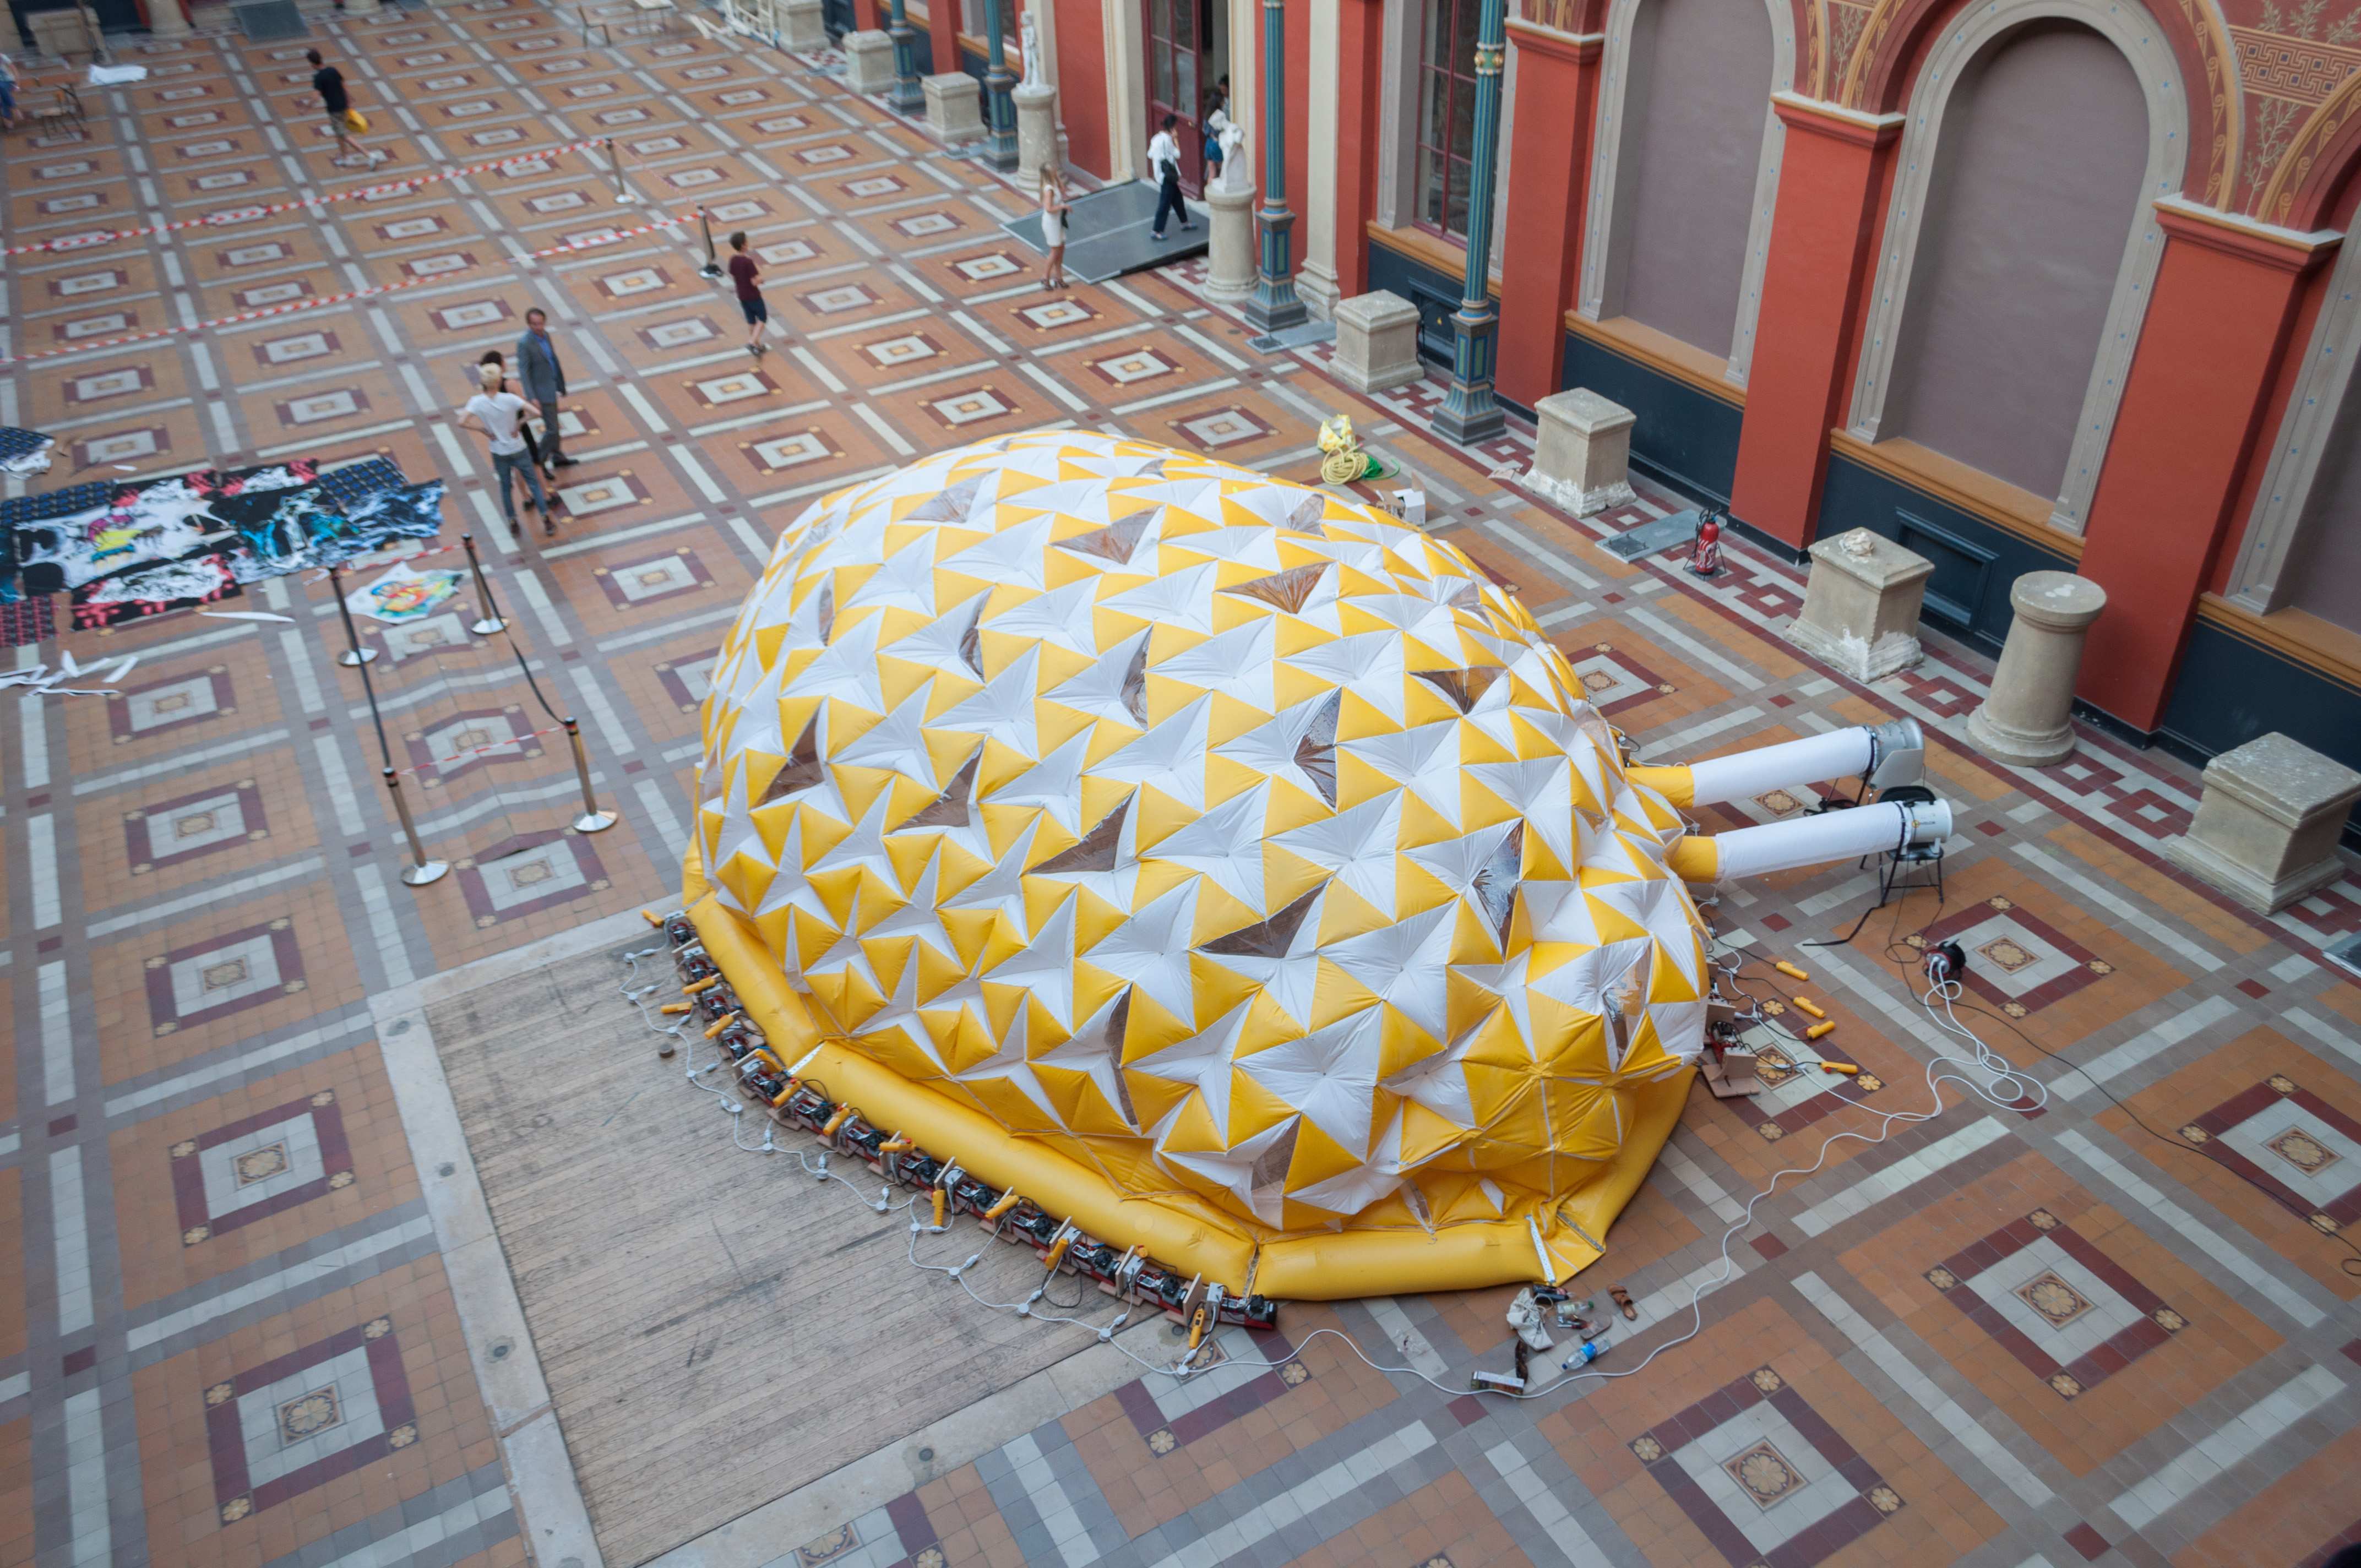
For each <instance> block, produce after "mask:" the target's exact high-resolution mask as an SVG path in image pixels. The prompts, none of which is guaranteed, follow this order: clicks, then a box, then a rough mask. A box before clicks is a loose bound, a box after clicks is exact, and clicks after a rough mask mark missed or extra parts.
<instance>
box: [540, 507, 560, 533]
mask: <svg viewBox="0 0 2361 1568" xmlns="http://www.w3.org/2000/svg"><path fill="white" fill-rule="evenodd" d="M541 536H542V537H543V538H544V539H555V538H556V537H557V520H556V519H555V518H554V517H551V516H550V515H549V514H548V513H547V512H544V513H542V514H541Z"/></svg>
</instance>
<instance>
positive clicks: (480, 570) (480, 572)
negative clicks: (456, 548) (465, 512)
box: [459, 533, 509, 637]
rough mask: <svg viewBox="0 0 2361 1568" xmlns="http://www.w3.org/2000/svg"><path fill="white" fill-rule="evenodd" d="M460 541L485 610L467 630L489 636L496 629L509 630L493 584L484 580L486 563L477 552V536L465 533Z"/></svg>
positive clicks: (479, 635)
mask: <svg viewBox="0 0 2361 1568" xmlns="http://www.w3.org/2000/svg"><path fill="white" fill-rule="evenodd" d="M459 543H460V544H461V545H463V546H464V547H465V548H466V549H467V570H468V571H469V572H471V573H473V574H474V575H475V578H476V599H477V602H478V604H480V605H481V606H482V607H483V610H484V618H483V619H482V620H478V621H477V622H476V624H475V625H473V626H470V627H469V628H467V630H470V631H472V632H474V633H475V634H476V635H477V636H478V637H489V636H490V635H492V633H494V632H496V631H505V630H508V626H509V622H508V617H506V616H504V615H502V614H501V613H500V603H499V601H498V600H496V599H494V598H492V585H491V584H490V583H489V582H487V581H485V580H484V563H483V562H482V561H481V560H480V559H478V556H477V554H476V536H475V535H474V534H472V533H463V534H461V535H459Z"/></svg>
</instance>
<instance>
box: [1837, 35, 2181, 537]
mask: <svg viewBox="0 0 2361 1568" xmlns="http://www.w3.org/2000/svg"><path fill="white" fill-rule="evenodd" d="M2048 19H2056V20H2060V21H2067V22H2073V23H2077V24H2079V25H2081V26H2082V27H2088V28H2090V29H2091V30H2092V32H2095V33H2097V34H2098V35H2099V36H2100V37H2102V38H2106V39H2107V40H2108V41H2109V42H2111V43H2113V44H2114V46H2115V47H2116V48H2117V49H2120V50H2122V51H2123V54H2124V58H2125V60H2129V61H2130V62H2131V67H2132V70H2133V72H2134V73H2135V74H2136V76H2137V77H2138V78H2139V82H2140V86H2141V89H2142V93H2143V95H2144V96H2145V97H2146V99H2147V144H2148V147H2147V168H2146V170H2145V171H2144V174H2143V177H2142V184H2141V191H2142V193H2143V195H2142V200H2141V201H2140V203H2139V205H2138V207H2137V209H2136V211H2135V212H2134V214H2133V215H2132V228H2131V235H2130V237H2129V239H2128V240H2127V241H2126V242H2125V247H2124V259H2123V263H2122V266H2121V268H2120V269H2118V270H2117V272H2116V274H2115V286H2114V294H2113V295H2112V297H2111V298H2110V300H2109V302H2108V305H2107V318H2106V325H2105V327H2104V329H2103V331H2102V333H2101V334H2100V338H2099V353H2098V357H2097V359H2096V361H2095V362H2094V363H2093V364H2092V367H2091V379H2090V384H2089V387H2088V389H2086V390H2085V391H2084V393H2083V396H2082V407H2081V418H2080V419H2079V421H2078V422H2077V423H2076V425H2075V432H2074V444H2073V447H2072V449H2071V451H2070V453H2069V454H2068V456H2067V460H2066V478H2065V482H2064V484H2063V485H2061V486H2060V487H2059V495H2058V497H2057V501H2056V505H2055V507H2054V508H2053V509H2052V510H2051V512H2050V517H2049V522H2050V526H2052V527H2054V528H2058V529H2061V530H2063V531H2064V532H2069V533H2080V532H2082V528H2083V524H2084V522H2085V521H2086V520H2087V518H2088V517H2089V515H2090V509H2091V497H2092V492H2093V491H2095V490H2096V489H2097V488H2098V482H2099V465H2100V461H2101V459H2103V457H2104V456H2105V455H2106V451H2107V442H2108V439H2109V438H2110V437H2111V436H2112V435H2113V434H2114V428H2115V413H2116V411H2117V410H2118V408H2119V407H2120V406H2121V405H2122V402H2123V391H2124V380H2125V373H2126V372H2127V371H2128V370H2129V369H2130V367H2131V359H2132V350H2133V348H2134V347H2135V346H2136V345H2137V344H2138V342H2139V333H2140V324H2141V323H2142V322H2143V321H2144V320H2146V318H2147V302H2148V295H2149V293H2150V291H2151V290H2152V286H2153V285H2154V283H2155V281H2156V269H2157V263H2158V259H2159V258H2160V257H2161V256H2162V254H2163V250H2164V243H2163V242H2164V235H2163V231H2162V229H2161V228H2160V227H2159V226H2158V223H2157V218H2156V208H2155V204H2154V203H2155V199H2156V198H2158V197H2159V196H2169V195H2172V194H2174V193H2176V192H2179V191H2180V187H2181V182H2182V178H2183V176H2184V174H2185V172H2186V168H2187V161H2188V153H2189V100H2188V97H2187V94H2186V93H2185V92H2184V90H2183V86H2182V79H2181V75H2180V68H2179V64H2178V60H2177V59H2176V57H2175V55H2174V53H2173V51H2172V49H2171V48H2170V46H2169V43H2168V42H2167V41H2166V39H2165V36H2164V33H2163V30H2162V29H2161V28H2159V27H2157V25H2156V22H2155V19H2154V18H2153V17H2151V16H2149V15H2148V13H2147V9H2146V8H2145V7H2143V6H2142V5H2140V4H2139V3H2138V0H1982V4H1980V5H1977V7H1976V9H1975V11H1974V12H1973V14H1972V15H1970V16H1964V17H1962V18H1961V19H1960V22H1959V25H1958V26H1957V27H1953V28H1951V29H1950V30H1949V31H1948V32H1946V33H1944V34H1943V35H1942V36H1941V37H1940V38H1938V39H1937V40H1936V41H1935V43H1934V46H1933V48H1932V49H1929V50H1928V52H1927V58H1926V60H1925V63H1924V64H1923V65H1922V66H1921V68H1920V70H1919V71H1918V73H1917V76H1916V86H1915V87H1914V89H1913V91H1912V93H1911V94H1910V100H1909V107H1908V110H1907V112H1906V114H1905V118H1904V121H1903V127H1902V145H1901V148H1900V149H1899V151H1898V159H1899V166H1898V170H1897V172H1896V173H1895V175H1894V194H1893V198H1892V201H1891V203H1890V204H1889V205H1888V207H1887V209H1886V219H1885V229H1884V236H1883V245H1882V248H1881V251H1880V254H1879V257H1878V262H1877V282H1876V287H1875V289H1874V290H1873V291H1872V292H1871V295H1870V307H1869V319H1868V322H1867V323H1866V330H1865V332H1864V333H1863V345H1862V348H1861V362H1860V365H1859V367H1857V368H1856V370H1855V372H1854V376H1853V390H1852V404H1851V412H1850V416H1849V417H1848V419H1847V421H1846V423H1847V426H1848V428H1850V430H1851V432H1852V433H1853V434H1855V435H1857V436H1859V437H1861V439H1862V440H1864V441H1875V440H1876V439H1877V436H1878V428H1879V426H1880V424H1881V423H1882V422H1883V419H1884V415H1885V399H1886V392H1887V389H1888V386H1889V383H1890V382H1891V381H1892V379H1893V370H1894V350H1895V348H1896V346H1897V345H1898V344H1899V341H1900V338H1901V335H1902V334H1901V327H1902V323H1904V321H1905V320H1906V319H1907V309H1908V305H1909V300H1910V283H1911V276H1912V273H1913V271H1914V270H1915V269H1916V263H1917V253H1918V236H1919V228H1920V225H1921V224H1922V223H1923V222H1924V220H1925V215H1926V209H1927V196H1928V186H1929V183H1930V181H1932V179H1933V177H1934V169H1935V161H1936V159H1935V153H1936V147H1937V143H1938V138H1939V137H1940V135H1941V132H1942V127H1943V120H1944V113H1945V111H1946V110H1947V109H1948V108H1949V104H1950V98H1951V90H1952V88H1953V87H1954V86H1956V85H1957V84H1958V82H1959V79H1960V73H1961V72H1962V71H1963V70H1964V69H1965V68H1966V66H1967V64H1968V62H1969V61H1970V60H1973V59H1974V58H1975V57H1976V56H1977V55H1979V54H1981V53H1982V51H1983V50H1984V49H1987V48H1989V47H1991V46H1992V45H1993V44H1994V43H1997V42H1998V41H1999V40H2000V39H2001V38H2003V37H2004V36H2005V35H2007V34H2009V33H2011V32H2014V31H2015V29H2016V28H2018V27H2022V26H2024V25H2025V24H2026V23H2028V22H2036V21H2042V20H2048Z"/></svg>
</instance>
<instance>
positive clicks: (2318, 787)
mask: <svg viewBox="0 0 2361 1568" xmlns="http://www.w3.org/2000/svg"><path fill="white" fill-rule="evenodd" d="M2356 800H2361V773H2355V772H2354V771H2353V770H2352V769H2351V768H2348V767H2346V766H2345V764H2343V763H2342V762H2336V761H2335V760H2334V759H2333V758H2328V757H2323V756H2322V755H2321V754H2320V753H2319V752H2317V751H2313V750H2312V749H2311V748H2310V747H2308V746H2301V745H2299V744H2297V743H2296V742H2295V741H2293V740H2289V739H2288V738H2287V737H2286V736H2284V735H2277V734H2273V735H2266V736H2263V737H2262V738H2261V739H2259V740H2249V741H2247V742H2246V744H2245V745H2243V746H2241V747H2239V748H2238V749H2237V750H2236V751H2224V752H2223V753H2222V754H2221V755H2220V756H2218V757H2216V758H2214V759H2213V761H2212V762H2208V763H2206V764H2205V795H2204V798H2203V799H2202V800H2201V801H2200V802H2199V803H2198V806H2197V817H2196V819H2195V820H2193V821H2192V822H2191V823H2190V825H2189V831H2188V832H2187V833H2185V834H2183V835H2182V836H2181V837H2180V838H2178V839H2172V840H2170V841H2169V842H2168V843H2167V844H2166V845H2165V847H2164V852H2165V853H2166V854H2167V855H2168V856H2169V857H2170V858H2171V859H2172V861H2173V862H2174V863H2175V864H2177V865H2179V866H2180V868H2181V869H2182V870H2184V871H2187V872H2191V874H2192V875H2195V876H2196V877H2198V878H2199V879H2201V880H2202V881H2204V882H2207V883H2212V884H2213V886H2215V887H2218V888H2220V889H2221V890H2222V891H2223V892H2224V893H2226V894H2229V895H2230V896H2231V897H2233V898H2235V899H2236V900H2237V901H2238V902H2239V903H2241V904H2243V905H2246V907H2247V908H2249V909H2252V910H2254V911H2256V912H2257V914H2262V915H2271V914H2276V913H2277V912H2279V910H2282V909H2284V908H2286V907H2287V906H2288V905H2290V904H2293V903H2294V902H2295V901H2296V900H2298V899H2300V898H2302V897H2304V896H2306V895H2307V894H2311V893H2312V891H2313V890H2315V889H2317V888H2321V887H2324V886H2326V885H2327V884H2328V883H2332V882H2334V881H2335V880H2336V879H2337V878H2338V877H2340V876H2343V875H2344V874H2345V862H2344V861H2342V860H2341V859H2339V858H2338V856H2337V853H2336V841H2337V838H2338V835H2339V834H2341V833H2342V832H2343V831H2344V828H2345V817H2346V816H2347V815H2348V814H2350V813H2351V811H2352V810H2353V803H2354V802H2355V801H2356Z"/></svg>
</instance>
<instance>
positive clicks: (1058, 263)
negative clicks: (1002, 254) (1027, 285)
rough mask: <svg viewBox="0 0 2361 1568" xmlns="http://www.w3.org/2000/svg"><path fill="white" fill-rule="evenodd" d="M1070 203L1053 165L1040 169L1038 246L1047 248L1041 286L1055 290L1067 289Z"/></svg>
mask: <svg viewBox="0 0 2361 1568" xmlns="http://www.w3.org/2000/svg"><path fill="white" fill-rule="evenodd" d="M1071 204H1072V203H1069V202H1068V201H1067V200H1066V181H1065V180H1064V177H1063V176H1061V175H1060V173H1059V171H1058V166H1057V165H1056V164H1054V163H1045V164H1043V165H1042V166H1041V243H1042V244H1043V245H1045V246H1047V247H1049V266H1048V267H1046V268H1045V269H1043V270H1042V275H1041V287H1042V288H1043V289H1045V290H1049V291H1056V290H1060V289H1063V288H1064V287H1065V286H1066V211H1067V209H1068V208H1069V207H1070V206H1071Z"/></svg>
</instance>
